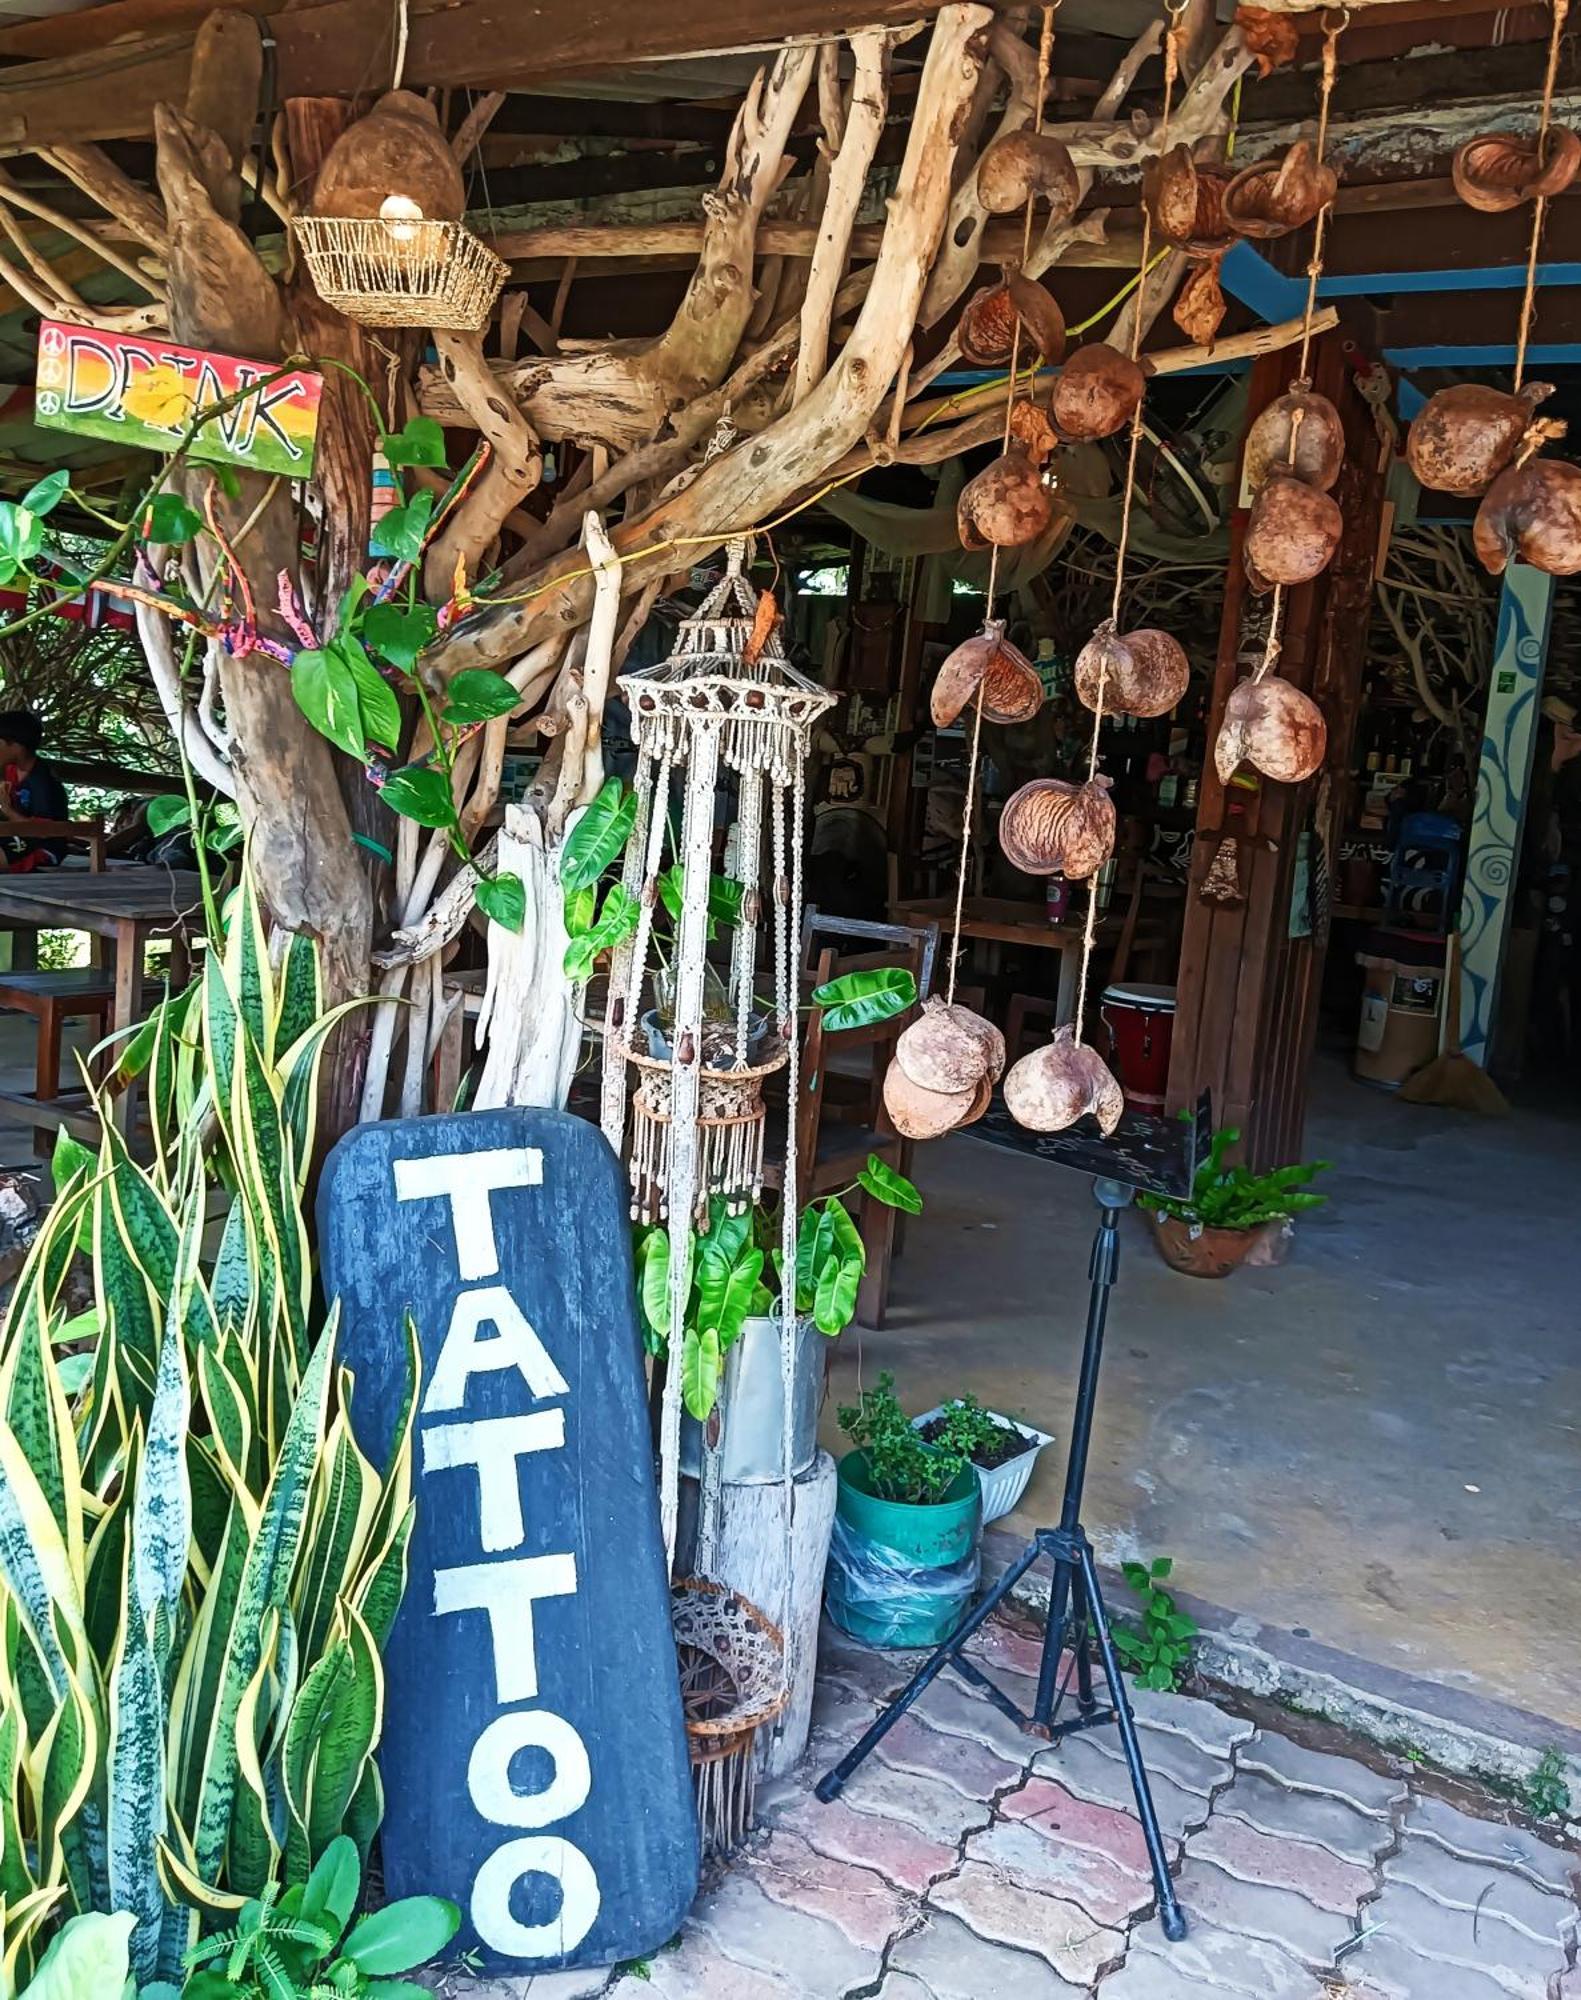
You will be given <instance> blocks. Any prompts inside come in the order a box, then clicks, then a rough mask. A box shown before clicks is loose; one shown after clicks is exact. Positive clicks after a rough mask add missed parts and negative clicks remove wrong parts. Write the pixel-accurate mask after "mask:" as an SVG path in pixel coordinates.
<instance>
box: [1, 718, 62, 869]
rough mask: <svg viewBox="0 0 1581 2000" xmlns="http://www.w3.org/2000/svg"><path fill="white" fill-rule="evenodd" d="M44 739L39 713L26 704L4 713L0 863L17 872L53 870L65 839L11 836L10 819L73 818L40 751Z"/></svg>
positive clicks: (50, 766) (58, 781) (57, 775)
mask: <svg viewBox="0 0 1581 2000" xmlns="http://www.w3.org/2000/svg"><path fill="white" fill-rule="evenodd" d="M43 739H44V731H43V727H42V725H41V724H40V722H39V719H38V717H37V716H36V715H35V714H34V713H33V711H32V710H31V709H28V708H9V709H6V710H5V711H4V712H3V713H0V866H3V867H5V868H7V869H9V870H10V871H11V872H12V873H13V874H26V873H27V872H28V871H29V870H31V869H34V868H53V867H55V866H56V865H57V864H58V863H59V862H60V861H62V860H63V859H64V858H65V854H66V843H65V841H64V840H30V839H28V838H27V837H26V836H25V835H7V833H6V830H5V826H4V824H3V822H5V821H8V820H26V819H54V820H64V819H69V818H70V817H71V805H70V801H69V800H68V799H67V797H66V787H65V786H64V785H63V784H62V783H61V781H60V777H59V774H58V773H57V772H56V771H55V769H54V767H53V765H50V764H46V763H45V762H44V761H43V759H42V758H41V757H40V756H39V754H38V746H39V744H40V743H41V742H42V741H43Z"/></svg>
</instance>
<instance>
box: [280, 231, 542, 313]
mask: <svg viewBox="0 0 1581 2000" xmlns="http://www.w3.org/2000/svg"><path fill="white" fill-rule="evenodd" d="M291 226H292V228H293V229H294V230H295V232H296V240H297V243H298V245H299V247H300V249H301V252H302V255H303V256H304V257H305V258H306V260H307V267H308V269H309V271H311V272H312V274H313V283H314V286H315V287H316V288H317V291H318V295H319V297H320V298H321V299H322V300H323V301H324V303H325V305H327V306H333V307H334V308H335V310H336V311H337V312H342V313H344V314H345V315H346V317H347V319H354V320H356V321H357V322H358V324H359V325H361V326H422V327H434V328H436V329H442V330H445V331H448V332H455V333H476V332H478V331H479V330H480V328H482V327H484V326H486V325H487V324H488V317H489V314H490V313H491V312H492V311H493V309H494V301H495V300H496V299H497V298H498V297H499V295H500V288H501V287H502V286H503V285H504V283H505V279H506V276H507V273H508V271H509V266H508V265H507V264H506V263H505V262H504V261H503V260H502V259H501V258H499V257H496V256H495V254H494V252H493V251H492V250H491V249H489V247H488V245H487V244H486V243H484V242H483V241H482V240H481V239H480V238H478V237H476V236H474V235H473V233H472V231H471V230H470V229H468V228H467V226H466V224H465V223H462V222H435V221H431V220H429V219H428V218H426V217H420V218H417V219H415V220H408V219H406V218H404V217H402V218H398V219H396V220H395V221H393V222H392V221H387V220H385V218H384V217H382V216H341V215H299V216H297V217H296V219H295V220H294V222H293V223H292V225H291Z"/></svg>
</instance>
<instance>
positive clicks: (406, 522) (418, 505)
mask: <svg viewBox="0 0 1581 2000" xmlns="http://www.w3.org/2000/svg"><path fill="white" fill-rule="evenodd" d="M433 511H434V496H433V494H432V493H428V492H423V493H419V494H418V496H417V498H416V499H415V500H408V501H407V503H406V505H405V506H404V507H392V508H391V509H390V511H389V512H388V513H387V514H386V515H385V516H384V518H383V519H382V520H381V521H379V522H378V523H377V524H376V525H375V527H374V530H373V533H372V534H371V535H370V536H369V537H368V553H369V554H370V555H375V556H385V557H388V558H390V559H392V560H393V561H395V562H407V563H411V562H416V560H417V558H418V557H419V556H420V555H421V554H422V553H423V543H424V542H425V541H426V540H427V539H428V523H429V519H430V517H431V515H432V514H433Z"/></svg>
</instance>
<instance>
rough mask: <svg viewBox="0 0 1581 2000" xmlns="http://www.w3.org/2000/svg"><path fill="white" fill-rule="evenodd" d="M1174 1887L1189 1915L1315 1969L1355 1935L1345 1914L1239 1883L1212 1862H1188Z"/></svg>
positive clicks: (1264, 1886) (1331, 1960)
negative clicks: (1270, 1946) (1273, 1947)
mask: <svg viewBox="0 0 1581 2000" xmlns="http://www.w3.org/2000/svg"><path fill="white" fill-rule="evenodd" d="M1175 1889H1176V1893H1177V1894H1178V1895H1179V1897H1180V1905H1181V1908H1182V1909H1183V1910H1185V1911H1186V1912H1187V1914H1188V1915H1193V1914H1194V1915H1196V1916H1199V1917H1202V1918H1204V1919H1206V1921H1207V1922H1208V1923H1210V1924H1216V1925H1217V1926H1218V1927H1219V1928H1220V1929H1221V1930H1227V1931H1235V1932H1239V1933H1241V1934H1243V1935H1244V1936H1246V1937H1254V1938H1261V1939H1262V1940H1263V1942H1264V1943H1265V1944H1273V1945H1277V1946H1278V1947H1279V1949H1280V1950H1281V1951H1284V1952H1288V1953H1289V1955H1290V1956H1291V1957H1292V1958H1294V1959H1298V1960H1299V1961H1300V1962H1301V1963H1302V1964H1303V1965H1309V1966H1312V1967H1313V1968H1314V1969H1316V1970H1318V1971H1322V1970H1323V1969H1325V1968H1326V1967H1329V1966H1332V1965H1333V1963H1334V1959H1335V1954H1336V1953H1337V1952H1338V1951H1339V1948H1340V1946H1341V1945H1342V1944H1343V1943H1344V1942H1345V1940H1346V1939H1347V1938H1349V1937H1353V1936H1354V1935H1355V1931H1356V1926H1355V1923H1354V1922H1353V1920H1352V1919H1351V1917H1350V1916H1349V1915H1346V1916H1336V1915H1335V1913H1334V1912H1333V1911H1332V1910H1320V1909H1319V1908H1318V1906H1317V1905H1316V1903H1309V1902H1308V1901H1307V1899H1306V1897H1305V1896H1298V1895H1297V1894H1296V1893H1295V1891H1294V1890H1293V1889H1277V1888H1274V1887H1272V1886H1271V1885H1270V1884H1268V1883H1266V1882H1242V1881H1239V1880H1238V1879H1237V1878H1236V1877H1235V1876H1233V1875H1227V1874H1226V1873H1225V1872H1224V1870H1223V1869H1222V1868H1219V1867H1217V1866H1216V1865H1215V1864H1214V1863H1213V1862H1211V1861H1196V1860H1193V1859H1190V1858H1188V1859H1187V1861H1186V1864H1185V1866H1184V1867H1183V1868H1182V1869H1181V1871H1180V1873H1179V1875H1178V1876H1177V1877H1176V1878H1175Z"/></svg>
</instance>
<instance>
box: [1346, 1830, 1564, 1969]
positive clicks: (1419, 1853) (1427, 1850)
mask: <svg viewBox="0 0 1581 2000" xmlns="http://www.w3.org/2000/svg"><path fill="white" fill-rule="evenodd" d="M1383 1876H1384V1880H1385V1881H1386V1882H1406V1883H1409V1884H1410V1886H1411V1887H1412V1888H1413V1889H1420V1890H1421V1891H1422V1893H1423V1894H1424V1895H1426V1896H1430V1897H1431V1898H1432V1899H1433V1901H1434V1902H1435V1903H1444V1904H1447V1905H1448V1907H1449V1908H1450V1909H1454V1910H1477V1911H1480V1912H1481V1913H1482V1914H1483V1915H1484V1916H1496V1917H1501V1918H1502V1919H1503V1920H1504V1922H1505V1923H1508V1924H1513V1925H1514V1926H1515V1928H1516V1929H1517V1930H1518V1931H1525V1933H1526V1935H1527V1936H1528V1937H1529V1938H1531V1939H1533V1940H1534V1941H1535V1942H1536V1943H1538V1944H1558V1945H1560V1946H1563V1945H1564V1944H1565V1942H1566V1941H1567V1940H1568V1939H1569V1938H1570V1937H1571V1935H1572V1934H1573V1933H1574V1931H1575V1928H1576V1906H1575V1903H1574V1902H1573V1901H1572V1900H1571V1898H1570V1897H1568V1896H1561V1895H1558V1894H1557V1893H1555V1892H1553V1891H1550V1890H1547V1889H1539V1888H1538V1887H1537V1886H1536V1884H1535V1883H1533V1882H1528V1881H1527V1879H1526V1877H1525V1876H1524V1875H1517V1874H1515V1873H1513V1871H1512V1870H1510V1869H1508V1868H1501V1867H1499V1866H1498V1864H1497V1863H1495V1862H1490V1861H1467V1860H1465V1859H1463V1858H1462V1857H1461V1856H1460V1855H1458V1854H1451V1853H1450V1852H1449V1851H1448V1849H1447V1848H1443V1847H1440V1846H1439V1845H1438V1844H1437V1842H1436V1841H1431V1840H1424V1839H1422V1837H1421V1836H1420V1835H1419V1834H1411V1833H1408V1834H1406V1835H1405V1837H1404V1839H1403V1840H1402V1841H1401V1842H1400V1851H1399V1853H1398V1854H1391V1855H1390V1856H1389V1857H1388V1859H1387V1860H1386V1861H1385V1862H1384V1864H1383Z"/></svg>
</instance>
